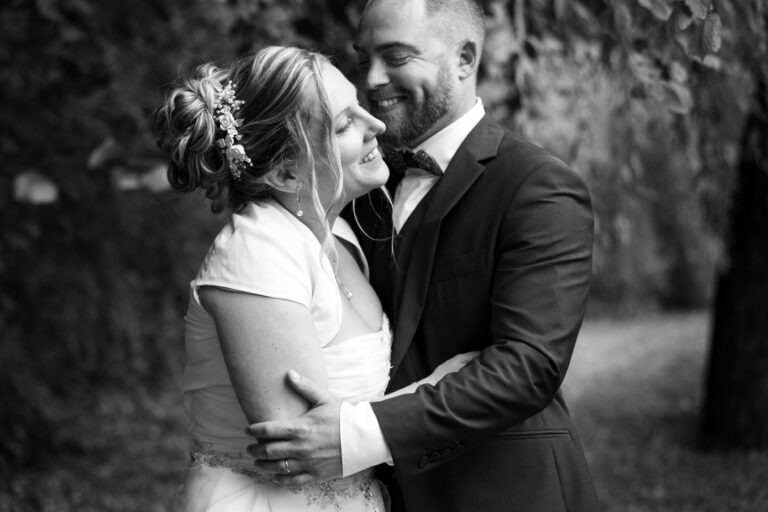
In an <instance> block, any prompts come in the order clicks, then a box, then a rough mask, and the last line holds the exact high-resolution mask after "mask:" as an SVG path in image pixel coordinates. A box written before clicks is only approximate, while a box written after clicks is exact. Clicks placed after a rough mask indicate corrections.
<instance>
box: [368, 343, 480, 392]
mask: <svg viewBox="0 0 768 512" xmlns="http://www.w3.org/2000/svg"><path fill="white" fill-rule="evenodd" d="M478 355H480V352H479V351H475V352H464V353H463V354H458V355H455V356H453V357H452V358H450V359H448V360H447V361H445V362H444V363H442V364H441V365H440V366H438V367H437V368H435V370H434V371H433V372H432V373H431V374H429V375H427V376H426V377H424V378H423V379H421V380H418V381H416V382H414V383H413V384H409V385H407V386H405V387H404V388H400V389H398V390H397V391H393V392H391V393H387V394H386V395H385V396H384V397H382V398H381V400H386V399H387V398H392V397H393V396H398V395H405V394H406V393H413V392H414V391H416V388H418V387H419V386H422V385H424V384H430V385H432V386H434V385H436V384H437V383H438V382H440V380H441V379H442V378H443V377H445V376H446V375H448V374H449V373H453V372H457V371H459V370H461V369H462V368H464V367H465V366H466V365H467V363H469V362H470V361H472V360H473V359H474V358H476V357H477V356H478Z"/></svg>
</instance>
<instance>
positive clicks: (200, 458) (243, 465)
mask: <svg viewBox="0 0 768 512" xmlns="http://www.w3.org/2000/svg"><path fill="white" fill-rule="evenodd" d="M189 467H190V468H203V467H208V468H226V469H228V470H230V471H232V472H234V473H238V474H240V475H244V476H247V477H248V478H251V479H253V481H254V483H256V484H261V485H265V486H272V485H273V484H272V483H271V482H270V481H269V480H266V479H264V478H261V477H259V475H258V474H257V473H256V470H255V469H254V467H253V458H252V457H251V456H250V455H248V454H247V453H226V452H217V451H215V450H212V449H211V447H210V445H208V446H206V445H205V444H203V443H200V442H197V441H193V442H192V444H191V446H190V464H189ZM371 474H372V471H365V472H362V473H357V474H355V475H352V476H349V477H346V478H339V479H335V480H328V481H325V482H319V483H315V484H309V485H304V486H302V487H294V488H287V489H285V490H286V491H288V492H290V493H292V494H294V495H301V496H302V497H303V502H304V503H303V504H304V505H305V506H306V509H307V510H315V509H320V510H327V509H330V510H337V511H343V510H344V504H345V502H347V501H357V502H358V503H359V502H360V501H361V500H362V502H363V503H364V506H365V511H366V512H384V511H385V507H384V506H383V501H382V497H381V492H382V489H381V488H380V487H379V485H380V484H379V483H378V482H377V481H376V480H374V479H372V478H371Z"/></svg>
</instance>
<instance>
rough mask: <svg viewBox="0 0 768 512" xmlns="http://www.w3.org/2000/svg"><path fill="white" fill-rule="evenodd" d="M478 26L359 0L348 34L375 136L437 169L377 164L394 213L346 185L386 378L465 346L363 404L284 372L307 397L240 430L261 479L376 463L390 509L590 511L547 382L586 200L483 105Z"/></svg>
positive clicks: (399, 377) (575, 182) (580, 247)
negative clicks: (291, 415) (374, 297)
mask: <svg viewBox="0 0 768 512" xmlns="http://www.w3.org/2000/svg"><path fill="white" fill-rule="evenodd" d="M483 37H484V25H483V12H482V10H481V9H480V8H479V7H478V6H477V5H476V4H475V3H474V2H473V1H472V0H447V1H446V0H442V1H439V0H370V1H369V2H368V4H367V5H366V7H365V10H364V12H363V15H362V18H361V21H360V26H359V30H358V34H357V38H356V40H355V48H356V50H357V53H358V56H359V60H360V66H361V70H362V71H363V72H364V78H365V85H366V88H367V96H368V100H369V103H370V109H371V112H372V113H373V114H374V115H375V116H377V117H379V118H380V119H381V120H383V121H384V122H385V123H386V125H387V132H386V133H385V134H384V136H383V137H381V141H382V143H383V144H386V145H387V146H392V147H408V148H414V149H423V150H425V151H426V152H427V153H429V154H430V155H431V156H432V157H433V158H434V160H435V161H436V163H437V164H438V166H439V167H440V168H441V169H442V170H443V174H442V176H435V175H433V174H430V173H427V172H425V171H420V170H417V169H413V168H411V169H408V170H407V171H406V172H405V174H404V175H403V174H398V173H397V172H395V170H394V169H393V172H392V176H391V179H390V183H389V184H388V186H389V187H390V190H391V191H393V192H394V206H393V212H392V213H393V214H392V220H393V223H394V226H391V225H390V226H383V227H380V228H379V229H378V231H376V227H375V226H380V225H381V221H380V220H379V219H381V218H386V217H388V215H387V214H386V213H382V212H386V211H388V210H386V208H387V205H386V204H385V202H384V201H383V200H381V197H380V196H377V195H375V194H374V195H372V197H371V198H370V199H371V200H370V201H368V200H359V201H358V211H357V214H358V218H359V219H360V222H361V224H362V225H363V228H364V229H365V231H366V232H367V233H368V234H369V235H372V238H373V240H370V239H369V238H366V237H365V236H361V241H362V242H363V243H367V244H368V247H367V251H368V256H369V259H370V262H371V268H372V269H373V273H372V276H371V282H372V283H373V285H374V288H375V289H376V290H377V292H378V293H379V294H380V297H381V300H382V303H383V305H384V308H385V310H386V312H387V314H388V315H389V316H390V318H392V319H393V321H394V325H395V329H394V346H393V349H392V371H391V382H390V389H392V390H395V389H398V388H400V387H403V386H405V385H407V384H409V383H411V382H414V381H416V380H418V379H421V378H422V377H424V376H426V375H428V374H429V373H430V372H431V371H432V370H433V369H434V368H435V367H436V366H437V365H438V364H440V363H441V362H443V361H445V360H447V359H449V358H450V357H451V356H454V355H456V354H458V353H462V352H469V351H474V350H479V351H481V352H480V355H479V356H478V357H477V358H476V359H475V360H474V361H472V362H470V363H469V364H468V365H467V366H465V367H464V368H463V369H462V370H460V371H458V372H456V373H452V374H449V375H447V376H446V377H445V378H444V379H443V380H442V381H441V382H440V383H439V384H438V385H436V386H430V385H426V386H421V387H420V388H419V389H418V390H417V392H415V393H413V394H407V395H401V396H398V397H394V398H391V399H387V400H383V401H379V402H374V403H367V402H366V403H361V404H354V405H352V404H346V403H345V404H340V403H338V402H337V401H335V400H333V399H332V398H330V397H328V396H327V395H325V394H323V393H322V392H320V391H318V390H317V389H316V388H314V386H313V385H312V384H311V383H310V382H308V381H307V380H306V379H303V378H301V377H297V376H295V375H293V376H292V377H291V380H292V382H293V383H294V386H295V387H296V388H297V389H298V390H299V391H300V392H301V393H303V394H304V395H306V396H307V398H308V399H309V400H310V401H311V403H312V404H313V408H312V409H311V410H310V411H309V412H307V414H305V415H304V416H303V417H301V418H299V419H297V420H293V421H288V422H266V423H261V424H255V425H252V426H251V427H250V428H249V431H250V433H251V434H252V435H253V436H254V437H256V438H258V440H259V443H258V444H257V445H254V446H252V447H251V453H252V454H253V455H255V456H256V459H257V461H256V462H255V465H256V468H257V469H259V470H260V471H261V472H262V473H264V475H265V476H268V477H270V478H274V479H275V480H276V481H277V482H280V483H282V484H285V485H296V484H305V483H307V482H310V481H316V480H324V479H328V478H336V477H340V476H342V474H343V475H349V474H352V473H355V472H357V471H360V470H362V469H365V468H367V467H371V466H374V465H377V464H380V463H385V462H386V463H389V464H390V465H392V464H393V465H394V476H395V480H396V483H397V486H396V487H395V491H397V490H398V488H399V491H400V492H401V493H402V499H403V503H404V504H400V505H398V502H399V499H395V500H394V503H395V505H394V506H395V508H394V510H398V509H399V508H398V507H404V508H405V509H407V510H409V511H419V512H421V511H433V510H434V511H457V512H458V511H462V512H466V511H509V510H519V511H532V512H534V511H535V512H549V511H553V512H554V511H566V510H568V511H572V512H575V511H578V512H592V511H595V510H598V509H599V506H598V504H597V499H596V496H595V491H594V488H593V485H592V481H591V478H590V475H589V470H588V468H587V465H586V461H585V459H584V455H583V452H582V449H581V446H580V444H579V441H578V438H577V435H576V432H575V430H574V427H573V424H572V422H571V419H570V417H569V415H568V410H567V408H566V405H565V402H564V401H563V397H562V395H561V392H560V385H561V383H562V381H563V378H564V377H565V373H566V370H567V369H568V364H569V362H570V358H571V354H572V352H573V348H574V343H575V341H576V336H577V334H578V331H579V328H580V326H581V321H582V318H583V314H584V308H585V303H586V299H587V292H588V287H589V279H590V272H591V256H592V252H591V251H592V211H591V205H590V198H589V194H588V191H587V189H586V187H585V185H584V184H583V182H582V180H581V179H580V178H579V177H578V176H577V175H576V174H575V173H574V172H573V171H572V170H571V169H569V168H568V167H567V166H566V165H565V164H564V163H563V162H561V161H560V160H558V159H557V158H555V157H554V156H552V155H550V154H548V153H547V152H545V151H544V150H542V149H540V148H538V147H536V146H534V145H532V144H529V143H527V142H524V141H522V140H520V139H518V138H516V137H514V136H513V135H511V134H509V133H507V132H505V131H504V130H503V129H502V128H501V127H500V126H499V125H498V124H497V123H496V122H495V121H494V120H492V119H491V117H490V116H488V115H486V114H485V112H484V109H483V105H482V103H481V101H480V100H479V98H477V96H476V79H477V70H478V64H479V59H480V56H481V49H482V45H483ZM406 159H407V158H406ZM421 160H425V158H421ZM393 229H394V232H395V233H396V236H395V237H394V245H392V243H391V236H388V235H389V234H391V233H392V230H393ZM394 494H395V495H397V494H398V493H397V492H395V493H394Z"/></svg>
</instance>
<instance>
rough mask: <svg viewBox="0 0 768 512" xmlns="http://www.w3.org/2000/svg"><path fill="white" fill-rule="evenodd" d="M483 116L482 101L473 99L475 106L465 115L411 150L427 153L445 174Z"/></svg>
mask: <svg viewBox="0 0 768 512" xmlns="http://www.w3.org/2000/svg"><path fill="white" fill-rule="evenodd" d="M484 115H485V109H484V108H483V102H482V100H481V99H480V98H475V104H474V105H472V108H470V109H469V110H468V111H467V112H466V113H464V114H463V115H462V116H461V117H459V118H458V119H456V120H455V121H454V122H452V123H451V124H449V125H448V126H446V127H445V128H443V129H442V130H440V131H439V132H437V133H436V134H434V135H433V136H431V137H430V138H428V139H427V140H425V141H424V142H422V143H421V144H419V145H418V146H416V147H415V148H413V149H414V151H418V150H420V149H423V150H424V151H426V152H427V153H429V154H430V155H431V156H432V158H434V159H435V161H436V162H437V163H438V164H439V165H440V168H441V169H442V170H443V172H445V170H446V169H448V164H450V163H451V160H452V159H453V155H455V154H456V151H458V149H459V146H461V143H462V142H464V139H466V138H467V135H469V132H471V131H472V130H473V129H474V127H475V126H477V123H479V122H480V120H481V119H482V118H483V116H484Z"/></svg>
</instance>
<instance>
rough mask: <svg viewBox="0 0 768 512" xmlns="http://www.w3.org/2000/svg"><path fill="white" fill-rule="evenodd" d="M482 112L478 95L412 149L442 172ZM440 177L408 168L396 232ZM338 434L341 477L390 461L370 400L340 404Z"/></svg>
mask: <svg viewBox="0 0 768 512" xmlns="http://www.w3.org/2000/svg"><path fill="white" fill-rule="evenodd" d="M484 115H485V109H484V108H483V103H482V101H481V100H480V98H476V99H475V104H474V105H473V106H472V108H471V109H469V110H468V111H467V112H466V113H465V114H464V115H462V116H461V117H460V118H458V119H457V120H455V121H454V122H452V123H451V124H449V125H448V126H446V127H445V128H443V129H442V130H440V131H439V132H437V133H436V134H434V135H433V136H432V137H430V138H429V139H427V140H425V141H424V142H422V143H421V144H420V145H418V146H417V147H415V148H413V150H414V151H418V150H420V149H423V150H424V151H426V152H427V153H429V154H430V155H431V156H432V158H434V159H435V161H436V162H437V163H438V165H440V168H441V169H443V172H445V171H446V170H447V169H448V164H449V163H450V162H451V159H452V158H453V155H455V154H456V151H457V150H458V149H459V146H461V143H462V142H464V139H466V138H467V135H469V132H471V131H472V130H473V129H474V127H475V126H477V123H479V122H480V120H481V119H482V118H483V116H484ZM439 179H440V178H439V177H437V176H434V175H431V174H428V173H426V172H422V171H420V170H418V169H409V170H407V171H406V174H405V177H403V179H402V180H401V181H400V184H399V185H398V186H397V190H396V191H395V199H394V205H393V208H392V218H393V221H394V224H395V229H396V230H397V231H399V230H400V229H401V228H402V227H403V224H405V221H406V220H408V217H409V216H410V215H411V213H413V210H415V209H416V207H417V206H418V205H419V202H421V200H422V199H423V198H424V196H425V195H427V193H428V192H429V191H430V190H431V189H432V187H433V186H434V185H435V183H437V180H439ZM339 430H340V437H341V465H342V471H343V474H344V476H349V475H351V474H353V473H357V472H358V471H362V470H364V469H367V468H369V467H372V466H376V465H378V464H381V463H383V462H386V463H387V464H392V454H391V453H390V451H389V447H388V446H387V443H386V441H385V440H384V435H383V434H382V432H381V427H380V426H379V422H378V420H377V419H376V415H375V414H374V413H373V409H372V408H371V404H370V402H359V403H357V404H350V403H348V402H344V403H342V405H341V412H340V415H339Z"/></svg>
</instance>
